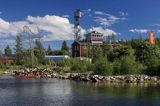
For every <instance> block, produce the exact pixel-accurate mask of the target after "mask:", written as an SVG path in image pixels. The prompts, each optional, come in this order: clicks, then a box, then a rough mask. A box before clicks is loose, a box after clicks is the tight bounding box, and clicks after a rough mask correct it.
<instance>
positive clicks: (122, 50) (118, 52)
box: [108, 46, 134, 62]
mask: <svg viewBox="0 0 160 106" xmlns="http://www.w3.org/2000/svg"><path fill="white" fill-rule="evenodd" d="M133 54H134V50H133V49H132V48H131V46H121V47H118V48H115V49H114V50H113V51H109V53H108V59H109V60H110V61H112V62H113V61H115V60H117V59H120V58H121V57H123V56H129V55H133Z"/></svg>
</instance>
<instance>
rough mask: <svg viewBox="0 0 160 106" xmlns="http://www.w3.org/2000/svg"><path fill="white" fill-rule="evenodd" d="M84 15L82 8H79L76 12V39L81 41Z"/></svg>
mask: <svg viewBox="0 0 160 106" xmlns="http://www.w3.org/2000/svg"><path fill="white" fill-rule="evenodd" d="M81 17H82V12H81V10H79V9H77V10H76V11H75V12H74V40H75V41H79V40H80V34H81V27H80V19H81Z"/></svg>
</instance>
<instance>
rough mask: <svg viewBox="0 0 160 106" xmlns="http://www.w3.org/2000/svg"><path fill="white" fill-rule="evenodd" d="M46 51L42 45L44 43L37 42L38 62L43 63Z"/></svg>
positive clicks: (35, 50)
mask: <svg viewBox="0 0 160 106" xmlns="http://www.w3.org/2000/svg"><path fill="white" fill-rule="evenodd" d="M45 54H46V53H45V49H44V47H43V45H42V43H41V42H40V40H38V39H37V40H36V41H35V47H34V55H35V56H36V57H37V59H38V61H39V62H40V63H41V62H42V60H43V58H44V56H45Z"/></svg>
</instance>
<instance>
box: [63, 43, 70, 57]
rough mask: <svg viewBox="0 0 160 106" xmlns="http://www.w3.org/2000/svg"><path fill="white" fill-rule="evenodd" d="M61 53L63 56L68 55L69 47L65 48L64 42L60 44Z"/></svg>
mask: <svg viewBox="0 0 160 106" xmlns="http://www.w3.org/2000/svg"><path fill="white" fill-rule="evenodd" d="M61 51H62V52H63V54H64V55H67V54H68V53H69V47H68V46H67V43H66V41H63V42H62V47H61Z"/></svg>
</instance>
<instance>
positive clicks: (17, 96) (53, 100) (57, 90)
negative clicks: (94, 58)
mask: <svg viewBox="0 0 160 106" xmlns="http://www.w3.org/2000/svg"><path fill="white" fill-rule="evenodd" d="M159 88H160V85H158V84H154V83H153V84H147V83H143V84H138V85H137V84H136V83H133V84H126V83H105V84H104V83H87V82H74V81H69V80H56V79H49V80H36V79H14V78H11V79H10V78H1V79H0V94H1V95H0V105H10V106H12V105H15V106H23V105H26V106H28V105H29V106H51V105H52V106H67V105H68V106H83V105H84V106H88V105H90V106H97V105H100V106H107V105H118V106H119V105H122V106H125V105H126V106H128V105H129V106H135V105H140V106H141V105H145V106H147V105H157V106H158V105H160V90H159Z"/></svg>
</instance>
